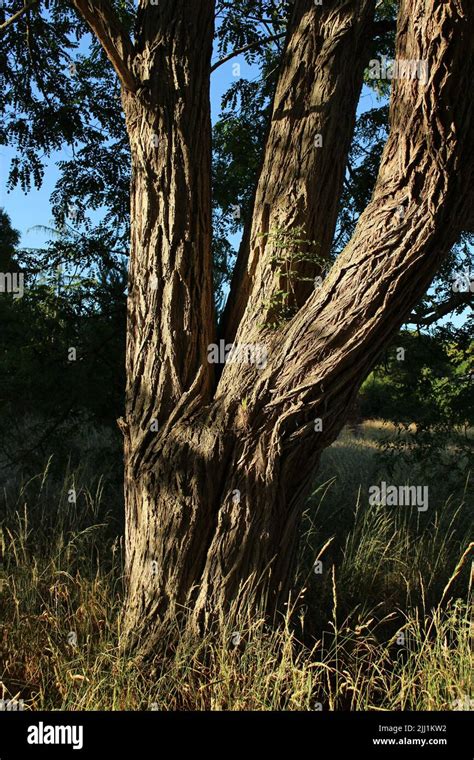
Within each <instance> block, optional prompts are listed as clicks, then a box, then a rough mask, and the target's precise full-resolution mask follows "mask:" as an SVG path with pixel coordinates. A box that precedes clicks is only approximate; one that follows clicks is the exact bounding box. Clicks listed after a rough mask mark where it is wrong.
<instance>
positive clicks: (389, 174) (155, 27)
mask: <svg viewBox="0 0 474 760" xmlns="http://www.w3.org/2000/svg"><path fill="white" fill-rule="evenodd" d="M73 2H74V4H75V5H76V7H77V8H78V10H79V11H80V12H81V13H83V15H84V17H85V18H86V20H88V21H89V23H90V25H91V28H92V29H93V31H94V32H95V33H96V34H97V35H98V37H99V39H100V40H101V42H102V44H103V46H104V49H105V50H106V51H107V54H108V55H109V57H110V59H111V61H112V63H113V65H114V66H115V69H116V71H117V74H118V76H119V77H120V79H121V82H122V86H123V104H124V109H125V114H126V121H127V129H128V132H129V137H130V143H131V149H132V163H133V179H132V242H131V265H130V284H129V307H128V308H129V315H128V337H127V376H128V385H127V398H126V414H125V419H124V420H122V421H121V423H120V425H121V428H122V430H123V432H124V438H125V471H126V477H125V494H126V523H127V525H126V563H127V564H126V575H127V601H126V606H125V614H124V634H125V640H126V641H127V642H128V643H129V644H130V645H137V644H138V643H139V642H140V644H141V645H142V646H144V647H145V649H151V650H152V649H153V648H154V646H155V643H156V637H157V635H158V629H159V624H160V621H162V620H163V619H164V618H166V617H174V616H175V615H176V614H178V613H179V612H180V611H181V610H184V609H188V610H190V611H191V613H192V616H193V618H194V620H195V621H196V622H198V623H200V624H203V625H208V624H209V623H210V622H211V621H212V620H214V619H215V617H216V616H219V615H223V614H225V613H226V612H228V610H229V608H230V607H231V606H232V605H233V604H237V605H238V606H240V608H241V609H247V607H248V605H249V604H253V603H255V604H257V603H258V602H259V601H260V599H261V597H262V595H265V600H266V606H267V609H268V611H270V612H271V611H274V610H275V609H277V608H278V607H279V606H280V605H283V604H284V602H285V601H286V599H287V595H288V591H289V590H290V588H291V584H292V579H293V570H294V565H295V559H296V555H297V546H298V532H299V525H300V520H301V513H302V510H303V508H304V506H305V501H306V498H307V496H308V493H309V490H310V487H311V483H312V480H313V478H314V475H315V470H316V467H317V464H318V462H319V458H320V456H321V452H322V451H323V450H324V448H325V447H326V446H328V445H329V444H330V443H331V442H332V441H333V440H334V439H335V438H336V436H337V435H338V433H339V431H340V430H341V428H342V426H343V424H344V422H345V420H346V417H347V414H348V412H349V410H350V407H351V404H352V402H353V400H354V398H355V396H356V393H357V390H358V388H359V386H360V384H361V383H362V381H363V380H364V378H365V377H366V375H367V374H368V372H369V371H370V369H371V368H372V367H373V365H374V363H375V362H376V360H377V357H378V355H379V353H380V352H381V351H382V350H383V348H384V347H385V346H386V345H387V344H388V343H389V341H390V340H391V338H392V336H393V334H394V333H395V331H396V330H397V329H398V328H399V327H400V325H401V324H402V323H403V321H404V320H405V319H406V318H407V317H408V315H409V314H410V311H411V309H412V308H413V306H414V304H415V303H416V302H417V301H418V299H419V298H420V297H421V295H422V294H423V293H424V292H425V291H426V288H427V287H428V285H429V283H430V281H431V279H432V278H433V276H434V275H435V273H436V271H437V270H438V268H439V266H440V264H441V262H442V261H443V258H444V257H445V256H446V255H447V253H448V252H449V250H450V248H451V247H452V245H453V244H454V243H455V241H456V239H457V237H458V235H459V233H460V232H461V231H462V230H463V229H464V228H465V226H466V220H467V219H468V218H471V216H472V212H471V209H470V200H471V197H472V194H471V186H472V179H473V174H474V137H473V135H474V123H473V122H474V116H473V114H474V111H473V105H472V101H471V99H469V98H467V97H465V98H463V97H459V93H467V92H469V91H470V88H471V84H472V80H473V78H474V49H473V46H472V39H473V37H474V10H473V8H472V0H451V2H449V3H446V2H445V3H441V2H438V0H402V2H401V7H400V14H399V19H398V35H397V53H396V56H397V59H398V60H408V61H414V62H415V64H416V62H418V64H419V65H420V66H423V67H425V66H426V67H427V69H426V72H427V77H426V81H420V79H419V78H418V77H411V78H410V77H407V78H400V79H398V80H396V81H395V82H394V83H393V91H392V99H391V114H390V120H391V131H390V136H389V139H388V141H387V145H386V147H385V150H384V153H383V157H382V161H381V166H380V171H379V176H378V180H377V183H376V187H375V190H374V194H373V197H372V200H371V202H370V204H369V206H368V207H367V209H366V210H365V212H364V213H363V214H362V216H361V218H360V220H359V223H358V225H357V228H356V231H355V233H354V236H353V238H352V240H351V241H350V243H349V244H348V246H347V247H346V249H345V250H344V251H343V253H342V254H341V255H340V256H339V257H338V259H337V261H336V263H335V265H334V266H333V267H332V269H331V271H330V273H329V275H328V276H327V278H326V279H325V280H324V282H323V284H322V286H321V287H320V288H318V289H317V290H311V289H308V287H307V284H305V283H306V282H307V281H304V280H299V281H298V282H297V283H296V285H295V284H294V282H292V280H291V276H292V273H293V271H294V270H295V269H296V270H297V271H299V273H300V274H301V273H303V274H304V273H308V272H309V274H310V276H312V274H313V273H314V271H315V270H314V262H312V263H310V264H309V269H307V268H306V266H307V262H306V263H305V260H304V257H301V256H299V252H300V245H301V243H298V242H297V241H294V240H293V242H288V241H291V240H292V238H291V234H292V233H294V232H295V231H296V232H297V235H299V233H298V231H297V228H299V227H301V228H302V232H301V234H302V235H303V237H304V238H306V235H308V236H315V239H316V240H317V243H318V246H319V250H322V251H327V249H328V247H329V245H330V241H331V239H332V234H333V231H334V224H335V215H336V210H337V202H338V195H339V192H340V185H341V180H342V173H343V170H344V166H345V161H346V155H347V150H348V147H349V141H350V135H351V132H352V128H353V122H354V112H355V107H356V101H357V94H358V92H359V90H360V84H361V75H362V68H363V65H362V64H361V60H359V55H361V56H362V58H363V56H364V55H365V52H364V51H365V46H364V39H363V37H364V34H365V30H366V29H367V28H368V25H369V24H370V19H371V15H372V12H373V3H372V2H370V1H369V0H357V2H354V3H352V2H350V3H349V2H346V1H345V0H333V2H327V3H326V2H325V3H324V5H323V6H314V4H313V3H311V2H310V0H297V1H296V3H295V11H294V14H293V19H292V22H291V26H290V32H289V36H288V40H287V50H286V54H285V58H284V62H283V65H282V69H281V73H280V81H279V84H278V88H277V94H276V96H275V103H274V109H273V118H272V124H271V128H270V133H269V138H268V142H267V152H266V156H265V158H264V161H263V169H262V176H261V179H260V182H259V187H258V188H257V194H256V201H255V209H254V219H253V223H252V227H251V230H250V232H249V233H248V235H249V237H248V241H249V245H248V246H247V247H245V246H244V247H243V249H242V251H241V256H240V262H239V271H238V276H237V277H236V278H235V282H234V285H233V290H232V291H231V298H232V299H235V300H233V301H231V305H230V306H229V309H228V313H227V327H228V331H229V332H226V333H225V334H227V335H232V337H233V336H234V333H235V340H236V344H237V345H238V346H240V347H242V346H247V347H250V349H251V351H253V352H254V355H253V358H252V356H250V357H249V355H248V356H247V360H246V361H244V362H242V361H241V362H239V363H237V362H230V361H229V362H227V363H226V364H225V366H224V369H223V371H222V374H221V375H220V377H219V378H218V379H217V375H214V372H213V365H211V364H210V363H209V362H208V360H207V352H208V346H209V345H210V344H211V343H213V341H214V340H215V336H214V318H213V307H212V295H211V253H210V228H211V222H210V205H211V204H210V118H209V71H210V55H211V47H212V34H213V17H214V7H213V2H212V1H211V0H193V13H192V15H191V14H190V12H189V3H188V2H187V0H160V3H159V4H158V6H151V5H150V4H149V3H146V5H145V3H144V2H140V3H139V11H138V16H137V30H136V40H137V42H136V43H135V44H134V45H132V44H131V42H130V40H128V39H127V36H126V34H125V33H124V31H123V29H121V28H120V25H119V24H118V23H117V20H116V19H115V18H114V17H113V16H111V13H112V11H111V9H110V6H109V4H108V3H106V2H105V0H100V1H99V0H97V3H96V6H97V8H99V9H100V11H101V12H100V13H96V14H91V9H90V2H89V0H73ZM423 70H424V69H423ZM346 109H347V110H346ZM339 112H340V115H339ZM345 119H347V124H346V123H345V122H344V120H345ZM318 132H320V133H321V134H322V138H323V139H322V145H321V146H320V147H317V146H316V145H315V144H314V137H315V133H316V134H318ZM334 135H339V137H337V138H336V137H334ZM326 151H327V152H326ZM332 167H334V174H332V173H331V168H332ZM401 211H402V212H401ZM273 230H274V231H275V233H276V237H275V236H273V237H271V233H272V231H273ZM262 233H263V237H262ZM282 235H283V238H282V237H281V236H282ZM285 235H286V236H287V237H286V238H285ZM278 236H280V237H279V238H278ZM282 240H283V243H282ZM295 242H296V252H297V254H298V255H297V256H296V259H295V256H294V255H293V254H294V245H293V243H295ZM303 252H304V251H303ZM277 258H278V259H279V260H280V261H278V262H277V261H276V259H277ZM295 264H296V266H295ZM300 266H301V268H300ZM298 283H302V284H301V286H300V284H298ZM237 285H239V291H238V293H237V292H236V291H235V287H236V286H237ZM282 286H283V288H286V290H287V292H288V293H289V294H290V296H291V298H292V299H293V302H291V301H290V300H288V302H289V303H290V305H291V309H290V310H289V312H287V311H285V310H284V309H281V308H276V309H275V308H274V302H275V296H276V295H277V293H278V290H280V289H282ZM302 304H303V305H302ZM293 311H294V312H295V313H293ZM275 322H276V323H277V324H274V323H275ZM259 352H260V355H261V356H262V355H264V352H265V355H266V356H267V357H268V361H267V362H266V363H265V362H262V363H258V362H256V360H255V358H256V357H255V354H258V353H259ZM315 421H316V424H315Z"/></svg>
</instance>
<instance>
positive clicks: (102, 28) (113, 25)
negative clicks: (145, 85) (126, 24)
mask: <svg viewBox="0 0 474 760" xmlns="http://www.w3.org/2000/svg"><path fill="white" fill-rule="evenodd" d="M71 3H72V5H73V7H74V8H75V9H76V10H77V11H78V12H79V13H80V14H81V16H82V17H83V19H84V20H85V21H86V22H87V24H88V25H89V26H90V28H91V30H92V31H93V32H94V34H95V36H96V37H97V39H98V40H99V42H100V43H101V45H102V47H103V48H104V50H105V52H106V54H107V56H108V58H109V60H110V62H111V63H112V65H113V67H114V69H115V71H116V72H117V75H118V77H119V79H120V81H121V83H122V85H123V86H124V87H125V89H127V90H131V91H132V92H134V91H135V90H136V89H137V87H138V85H137V82H136V80H135V77H134V75H133V73H132V69H131V60H132V57H133V47H132V42H131V40H130V37H129V36H128V34H127V33H126V31H125V29H124V28H123V26H122V24H121V23H120V21H119V19H118V18H117V16H116V14H115V11H114V9H113V8H112V5H111V4H110V2H109V0H71Z"/></svg>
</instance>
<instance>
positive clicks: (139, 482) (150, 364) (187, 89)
mask: <svg viewBox="0 0 474 760" xmlns="http://www.w3.org/2000/svg"><path fill="white" fill-rule="evenodd" d="M213 20H214V5H213V2H211V0H195V2H194V3H193V8H192V12H191V11H190V6H189V3H188V2H186V1H185V0H181V1H180V2H177V1H176V0H162V2H160V4H159V5H158V6H156V7H153V6H147V8H145V9H144V10H143V11H142V12H140V13H139V18H138V28H139V33H138V39H139V40H140V42H139V44H137V46H136V56H135V59H134V66H133V68H134V76H135V77H136V78H137V79H138V81H139V82H140V87H139V89H138V90H137V92H136V93H130V92H127V91H124V92H123V103H124V109H125V115H126V123H127V129H128V134H129V139H130V146H131V153H132V184H131V221H132V230H131V253H130V272H129V296H128V329H127V353H126V364H127V366H126V369H127V391H126V415H125V421H122V423H121V427H122V430H123V431H124V434H125V494H126V510H127V512H126V525H127V527H126V556H127V576H128V579H129V598H130V599H131V600H134V599H135V597H136V599H137V601H138V600H139V599H140V603H141V601H142V597H143V600H144V599H145V594H148V590H146V591H145V589H146V583H144V582H143V579H142V575H143V574H144V573H145V572H146V570H145V568H147V569H148V575H149V577H150V578H153V579H154V577H155V573H154V572H153V576H151V575H150V572H151V571H150V568H155V564H151V563H152V562H153V563H155V562H157V563H158V565H159V567H160V573H161V571H162V570H161V568H163V567H167V568H168V567H169V569H170V571H171V570H172V572H170V575H171V576H172V580H169V583H173V584H174V585H175V586H176V590H177V589H179V585H180V580H179V578H178V569H179V554H180V552H182V555H181V556H182V559H183V560H184V558H185V557H186V558H188V559H189V556H190V555H189V552H188V550H187V543H186V542H187V541H188V540H189V541H191V536H192V518H191V516H190V512H192V510H193V509H196V510H198V509H199V508H200V506H199V504H198V502H197V501H195V500H192V498H191V494H189V499H188V498H187V496H186V495H185V494H183V498H184V499H185V501H186V503H187V505H188V507H189V509H188V510H186V511H185V512H182V513H181V512H180V509H181V507H180V504H179V503H178V502H177V501H176V499H175V496H176V493H177V491H179V483H180V473H179V469H177V468H176V469H175V464H174V461H173V460H174V455H173V454H172V453H171V452H170V448H169V447H170V443H171V440H173V429H174V428H173V426H174V424H175V421H176V420H179V419H180V416H181V414H182V413H183V411H184V410H186V411H187V412H188V413H189V410H191V409H193V408H194V406H195V405H199V404H202V403H205V402H206V401H208V400H209V397H210V390H211V383H212V371H211V370H212V366H211V365H210V364H209V363H208V362H207V361H206V357H207V346H208V344H209V343H211V342H212V340H213V334H214V316H213V308H212V289H211V287H212V264H211V212H210V208H211V202H210V161H211V147H210V129H211V128H210V105H209V76H210V73H209V72H210V59H211V49H212V39H213ZM163 447H164V450H166V452H167V453H166V454H165V453H164V450H163ZM161 459H163V461H165V462H166V467H167V468H169V469H167V474H168V476H169V477H170V479H171V484H170V485H169V489H168V490H169V493H167V485H166V479H167V476H166V475H165V474H163V473H160V468H161V465H160V460H161ZM189 464H190V470H192V469H193V464H192V461H190V462H189ZM202 475H203V474H202V472H201V475H200V477H201V478H202ZM196 476H197V474H196ZM191 502H193V506H192V507H191V506H190V505H191ZM190 523H191V524H190ZM180 535H181V539H182V541H183V542H184V545H183V546H181V540H180ZM168 549H169V551H171V553H172V556H169V555H168ZM176 563H177V564H176ZM175 565H176V566H175ZM172 568H173V569H172ZM182 582H183V583H184V582H185V581H184V579H183V581H182ZM133 603H135V602H133Z"/></svg>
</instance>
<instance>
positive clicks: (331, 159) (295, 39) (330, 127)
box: [221, 0, 375, 341]
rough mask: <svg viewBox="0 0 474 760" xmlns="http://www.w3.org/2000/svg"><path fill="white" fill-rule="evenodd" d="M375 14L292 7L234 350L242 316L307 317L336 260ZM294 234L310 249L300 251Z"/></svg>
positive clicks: (235, 307)
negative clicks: (304, 311) (319, 280)
mask: <svg viewBox="0 0 474 760" xmlns="http://www.w3.org/2000/svg"><path fill="white" fill-rule="evenodd" d="M374 5H375V3H374V2H373V0H357V1H356V2H351V3H347V2H343V1H341V0H333V1H332V2H324V3H323V5H321V6H316V7H315V4H314V2H313V0H297V2H296V3H295V5H294V10H293V14H292V17H291V20H290V23H289V28H288V37H287V45H286V49H285V54H284V56H283V60H282V63H281V71H280V76H279V80H278V85H277V89H276V92H275V97H274V102H273V108H272V117H271V123H270V129H269V134H268V138H267V142H266V147H265V152H264V160H263V164H262V168H261V172H260V177H259V181H258V185H257V189H256V194H255V200H254V213H253V218H252V221H251V225H250V227H249V229H247V230H245V232H244V236H243V241H242V245H241V248H240V251H239V256H238V260H237V265H236V268H235V272H234V277H233V282H232V287H231V291H230V295H229V298H228V301H227V305H226V309H225V312H224V318H223V325H222V330H221V332H222V335H224V336H225V338H226V339H227V340H228V341H232V340H233V339H234V337H235V335H236V332H237V329H238V326H239V324H240V323H241V320H242V317H243V315H244V312H245V321H246V323H247V324H249V325H251V324H252V323H253V322H254V320H255V319H256V318H257V319H258V320H259V321H260V322H261V321H262V320H264V321H265V320H269V321H275V320H278V319H279V318H280V316H281V315H282V313H285V312H288V311H290V312H291V311H294V310H296V309H297V308H298V307H300V306H301V305H302V304H303V303H304V301H305V300H306V299H307V298H308V296H309V295H310V293H311V291H312V289H313V288H314V278H315V276H316V275H317V274H319V273H320V272H321V268H322V266H323V265H324V262H327V260H328V257H329V253H330V249H331V244H332V240H333V237H334V230H335V227H336V220H337V212H338V205H339V197H340V194H341V191H342V185H343V180H344V173H345V169H346V162H347V155H348V151H349V148H350V143H351V139H352V134H353V131H354V125H355V118H356V110H357V104H358V102H359V96H360V91H361V88H362V80H363V73H364V69H365V67H366V65H367V62H368V57H369V51H370V43H371V38H370V32H371V30H372V25H373V17H374ZM321 143H322V145H321ZM296 230H299V231H298V232H296ZM278 232H279V233H280V234H279V235H278ZM282 232H283V236H282V234H281V233H282ZM292 232H293V233H294V236H295V237H297V238H298V239H299V240H303V241H308V242H303V243H299V242H298V243H295V242H294V241H293V240H292V235H291V233H292ZM285 243H286V247H285V248H284V249H282V248H281V247H279V246H281V245H284V244H285ZM282 255H283V256H284V257H286V258H287V259H288V262H287V263H284V264H283V265H279V264H278V263H277V262H276V261H275V258H276V257H279V258H281V257H282ZM298 258H299V259H300V260H299V261H297V260H296V259H298ZM279 270H281V272H280V271H279ZM286 270H288V272H289V276H288V275H287V271H286ZM280 291H284V293H286V294H287V295H281V294H280V295H279V292H280ZM262 304H263V306H264V308H263V309H262ZM244 333H245V325H241V329H240V335H241V336H243V335H244ZM242 339H243V338H242Z"/></svg>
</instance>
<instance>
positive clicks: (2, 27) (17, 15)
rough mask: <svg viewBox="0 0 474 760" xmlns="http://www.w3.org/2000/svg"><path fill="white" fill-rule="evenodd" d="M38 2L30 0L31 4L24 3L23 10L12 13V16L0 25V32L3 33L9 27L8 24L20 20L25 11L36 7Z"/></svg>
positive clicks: (37, 0)
mask: <svg viewBox="0 0 474 760" xmlns="http://www.w3.org/2000/svg"><path fill="white" fill-rule="evenodd" d="M38 2H39V0H31V2H29V3H26V4H25V5H24V6H23V8H20V10H19V11H17V12H16V13H14V14H13V16H10V18H7V20H6V21H4V22H3V24H0V32H4V31H5V29H6V28H7V27H9V26H10V24H14V23H15V21H18V19H19V18H21V17H22V16H23V15H24V14H25V13H26V12H27V11H29V10H31V9H32V8H33V7H34V6H35V5H37V4H38Z"/></svg>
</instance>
